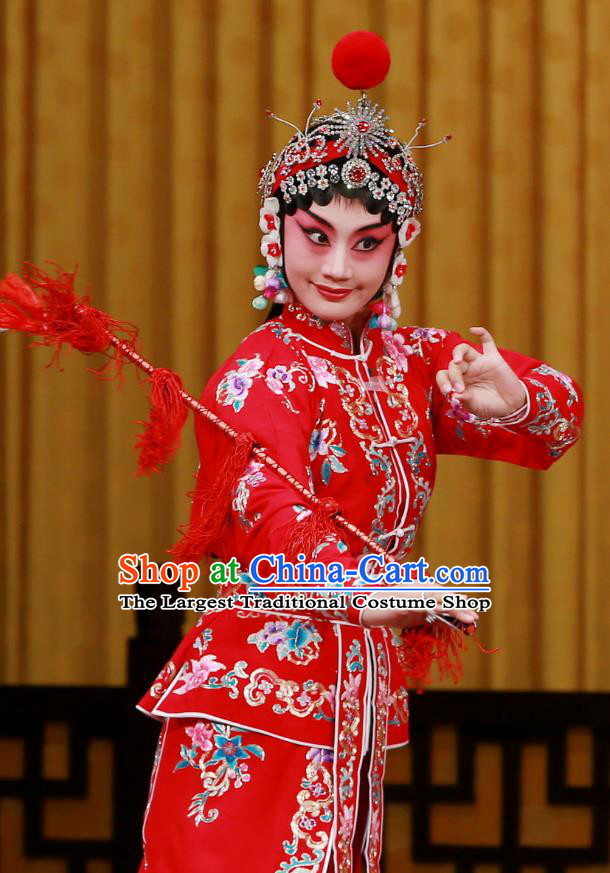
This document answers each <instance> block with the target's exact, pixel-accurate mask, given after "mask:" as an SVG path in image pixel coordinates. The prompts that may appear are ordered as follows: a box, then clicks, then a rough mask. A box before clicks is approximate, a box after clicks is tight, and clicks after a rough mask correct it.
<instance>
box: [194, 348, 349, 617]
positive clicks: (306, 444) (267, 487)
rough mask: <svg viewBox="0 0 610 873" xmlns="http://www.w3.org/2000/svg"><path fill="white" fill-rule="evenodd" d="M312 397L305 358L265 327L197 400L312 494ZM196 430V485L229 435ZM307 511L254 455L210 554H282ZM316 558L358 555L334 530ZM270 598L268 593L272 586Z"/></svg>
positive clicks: (318, 613)
mask: <svg viewBox="0 0 610 873" xmlns="http://www.w3.org/2000/svg"><path fill="white" fill-rule="evenodd" d="M315 397H316V395H315V379H314V376H313V374H312V372H311V369H310V368H309V366H308V365H307V362H306V361H305V360H301V359H299V357H298V356H296V355H295V352H294V350H292V349H289V348H287V347H286V346H285V345H284V344H283V343H282V342H280V341H279V340H277V339H276V338H275V337H274V336H272V335H270V332H269V331H266V334H265V335H261V332H256V333H254V334H252V335H250V336H249V337H248V338H247V339H246V340H245V341H244V343H242V345H241V346H240V348H239V350H238V352H237V353H236V355H234V356H233V357H232V358H231V359H230V360H229V361H228V362H227V364H226V365H225V366H224V367H223V368H222V369H221V370H220V371H219V372H218V373H217V374H215V376H214V377H212V379H211V380H210V382H209V384H208V386H207V387H206V389H205V391H204V393H203V396H202V398H201V401H202V403H203V404H204V405H205V406H206V407H208V408H209V409H211V410H212V411H213V412H215V413H216V415H218V416H219V417H220V418H222V419H223V420H224V421H225V422H226V423H227V424H229V425H230V426H231V427H233V428H235V429H236V430H238V431H241V432H249V433H251V434H252V435H253V437H254V439H255V442H256V443H257V444H258V445H260V446H262V447H264V448H266V449H268V450H269V452H270V454H271V455H272V457H273V458H274V459H275V460H276V461H277V462H278V463H279V464H280V466H282V467H283V468H284V469H285V470H287V471H288V472H289V473H290V474H291V475H292V476H293V477H294V478H295V479H296V480H298V482H300V483H302V484H303V485H305V487H307V488H308V489H309V490H310V491H313V490H314V489H313V484H312V481H311V470H310V466H309V449H310V441H311V439H312V433H313V431H314V428H315V422H316V419H317V418H318V417H319V415H320V409H319V408H317V402H316V399H315ZM196 435H197V442H198V447H199V454H200V469H199V474H198V476H199V479H198V486H199V485H202V484H203V485H205V484H206V483H208V482H209V481H210V479H211V477H213V473H214V470H215V469H217V468H218V465H219V463H220V459H221V456H222V453H223V452H226V451H227V447H228V439H227V437H225V436H224V435H223V434H221V433H220V432H219V431H218V429H217V428H215V427H214V426H213V425H211V424H209V423H208V422H207V421H206V420H205V419H203V418H201V417H198V418H197V421H196ZM307 513H308V509H307V507H305V506H304V505H303V498H302V496H301V495H300V494H299V492H298V491H297V490H296V489H295V488H293V487H292V486H291V485H290V484H289V482H287V481H286V480H285V479H284V478H283V477H282V476H280V475H279V474H277V473H276V472H275V471H274V470H272V469H271V468H269V467H268V466H266V465H265V464H263V463H260V462H258V461H256V460H252V461H250V463H249V464H248V467H247V469H246V472H245V474H244V475H243V476H242V477H241V478H240V479H239V482H238V486H237V489H236V491H235V493H234V495H233V498H232V506H231V513H230V517H229V520H228V523H227V525H226V526H225V529H224V532H223V535H222V537H221V541H220V542H219V543H218V544H217V546H216V547H215V548H214V552H215V554H217V555H218V557H219V558H220V559H221V560H229V559H230V558H232V557H235V558H236V559H237V561H238V563H239V565H240V567H241V568H242V569H243V570H247V568H248V566H249V565H250V562H251V561H252V559H253V558H254V557H256V556H257V555H260V554H279V553H281V552H283V551H284V544H285V543H286V541H287V538H288V536H289V534H290V532H291V531H292V529H293V527H294V525H295V524H298V523H299V522H300V521H301V520H302V519H303V518H305V517H306V515H307ZM313 557H314V559H315V560H316V561H320V562H322V563H324V564H325V565H328V564H329V563H330V562H339V563H340V564H341V565H342V566H343V567H344V568H345V569H353V570H355V569H356V568H357V566H358V559H357V558H356V557H355V556H354V555H353V554H352V553H351V552H350V550H349V548H348V545H347V543H346V542H345V541H344V540H343V539H342V538H341V537H339V536H337V535H331V536H329V537H328V538H327V539H326V540H325V541H323V542H320V544H319V545H318V547H317V549H316V550H315V554H314V556H313ZM295 587H296V586H295ZM322 593H324V594H327V592H322ZM268 596H270V597H272V596H273V591H272V590H270V592H269V595H268ZM308 596H309V595H308ZM327 596H328V595H327ZM289 611H291V612H292V610H289ZM361 612H362V610H360V609H356V608H355V607H353V606H351V605H349V606H348V608H347V610H336V611H335V610H331V611H325V610H318V609H316V610H303V611H300V610H299V611H297V612H295V614H297V615H307V616H309V617H314V618H317V619H320V618H324V619H328V620H330V621H342V622H348V623H350V624H357V625H359V624H360V615H361Z"/></svg>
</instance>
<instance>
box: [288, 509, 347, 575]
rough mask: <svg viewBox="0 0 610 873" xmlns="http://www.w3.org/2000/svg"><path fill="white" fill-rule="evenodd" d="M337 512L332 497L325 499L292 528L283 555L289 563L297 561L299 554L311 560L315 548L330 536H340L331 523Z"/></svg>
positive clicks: (336, 528)
mask: <svg viewBox="0 0 610 873" xmlns="http://www.w3.org/2000/svg"><path fill="white" fill-rule="evenodd" d="M338 512H339V504H338V503H337V501H336V500H333V499H332V497H326V498H324V499H323V500H321V501H320V503H319V505H318V506H317V507H316V508H315V509H312V511H311V512H310V514H309V515H308V516H306V517H305V518H304V519H303V520H302V521H300V522H299V523H298V524H295V525H294V527H293V528H292V530H291V532H290V534H289V536H288V539H287V540H286V542H285V544H284V554H285V555H286V559H287V560H289V561H297V560H298V555H299V554H301V553H302V554H304V555H305V560H308V559H310V558H311V556H312V553H313V551H314V549H315V548H316V546H319V545H320V544H321V543H322V542H324V540H325V539H326V537H328V536H329V535H330V534H339V535H340V534H341V532H340V530H339V528H338V527H337V526H336V525H335V524H334V522H333V516H334V515H336V514H337V513H338Z"/></svg>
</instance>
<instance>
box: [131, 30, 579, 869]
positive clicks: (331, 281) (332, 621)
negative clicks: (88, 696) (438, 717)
mask: <svg viewBox="0 0 610 873" xmlns="http://www.w3.org/2000/svg"><path fill="white" fill-rule="evenodd" d="M354 42H355V43H357V45H358V46H359V47H360V49H362V45H363V44H365V53H366V52H368V48H367V46H369V45H370V44H371V43H372V44H373V46H374V47H375V51H378V52H379V54H376V55H375V56H374V57H373V58H371V56H370V53H369V54H368V55H367V57H366V58H363V56H362V55H360V56H357V57H356V62H355V61H354V55H353V53H352V51H353V44H354ZM379 43H381V48H379ZM345 53H347V55H348V62H347V63H346V64H344V63H343V62H342V59H343V60H345V58H344V55H345ZM333 62H334V67H335V71H336V72H338V75H339V77H340V78H341V80H342V81H343V82H344V83H345V84H347V85H348V86H350V87H353V88H357V89H358V90H363V89H364V88H367V87H372V86H373V85H375V84H377V83H378V82H379V81H380V78H381V79H382V78H383V76H384V75H385V72H386V71H387V66H388V65H389V57H388V56H387V49H386V48H385V44H383V43H382V41H381V40H379V38H378V37H375V36H374V35H371V34H368V35H366V34H364V35H363V34H361V33H359V34H351V35H349V37H346V38H344V40H342V41H341V42H340V43H339V44H338V46H337V47H336V49H335V54H334V57H333ZM380 66H381V67H384V66H385V69H384V70H382V71H381V72H378V70H377V68H378V67H380ZM365 68H366V69H368V73H367V72H363V70H365ZM371 69H372V70H373V71H372V72H371ZM318 106H319V103H317V104H316V105H315V106H314V110H313V111H312V114H311V115H310V117H309V119H308V124H307V125H306V127H305V129H304V130H303V131H300V130H298V129H297V133H296V134H295V135H294V136H293V137H292V139H291V140H290V142H289V143H288V145H287V146H286V147H285V148H284V149H283V151H282V152H281V153H280V154H278V155H274V156H273V157H272V159H271V160H270V161H269V163H268V164H267V166H266V168H265V169H264V171H263V172H262V174H261V182H260V190H261V194H262V200H263V205H262V209H261V212H260V226H261V229H262V231H263V241H262V249H261V250H262V253H263V255H264V256H265V257H266V259H267V267H266V268H258V269H257V270H256V271H255V272H256V273H257V276H256V279H255V286H256V288H257V290H258V291H259V292H263V293H262V294H260V295H259V296H258V297H257V298H256V299H255V300H254V305H255V307H256V308H261V307H263V306H264V305H266V304H267V302H268V301H269V300H271V301H273V303H274V309H273V310H272V313H271V315H272V316H274V317H272V318H270V319H268V320H267V321H266V322H265V323H264V324H263V325H262V326H261V327H259V328H258V329H256V330H254V331H253V332H252V333H251V334H250V335H249V336H247V337H246V338H245V339H244V341H243V342H242V343H241V345H240V346H239V348H238V349H237V351H236V352H235V353H234V354H233V355H232V356H231V358H229V360H228V361H226V363H225V364H224V365H223V366H222V367H221V368H220V369H219V370H218V371H217V372H216V373H215V374H214V375H213V376H212V378H211V380H210V381H209V383H208V385H207V387H206V389H205V391H204V393H203V396H202V403H203V404H204V405H205V406H207V407H209V408H210V409H212V410H213V411H214V412H215V413H216V414H217V415H218V416H219V417H220V418H222V419H223V420H224V421H226V422H227V423H228V424H229V425H231V426H232V427H233V428H234V429H235V430H237V431H239V432H241V433H244V434H245V433H247V434H251V435H252V438H253V439H254V441H255V442H256V443H257V444H259V445H261V446H264V447H266V448H267V449H269V450H270V453H271V454H272V455H273V457H274V459H275V460H276V461H277V462H278V463H279V464H280V465H281V466H282V467H283V468H284V469H285V470H287V471H288V472H289V473H290V474H291V476H292V477H294V479H295V480H297V481H298V482H299V483H301V484H303V485H305V486H307V487H308V488H309V490H310V491H311V492H314V493H315V494H316V495H317V496H319V497H324V498H330V500H329V501H327V502H326V503H325V507H326V509H327V513H328V515H327V517H326V519H323V522H324V523H323V524H318V526H317V527H316V524H314V523H313V515H314V512H318V514H319V509H318V510H315V511H314V512H312V509H311V508H310V507H308V506H306V505H304V503H303V498H302V497H301V495H300V493H299V492H298V491H297V490H295V489H294V488H293V487H292V486H291V484H290V483H289V482H288V481H287V480H286V479H285V478H284V477H282V476H280V475H278V474H277V473H276V472H275V471H274V470H273V469H271V468H269V467H268V466H266V465H263V464H261V463H258V462H257V461H252V460H251V461H250V462H249V463H248V465H247V467H246V468H245V469H244V471H243V475H241V476H239V478H238V479H237V485H236V487H235V488H234V489H233V492H232V494H231V504H230V505H231V509H230V513H229V516H228V517H227V518H226V519H222V518H220V524H219V525H218V530H217V536H216V538H215V541H214V542H213V547H212V549H211V550H210V551H211V553H213V554H214V555H215V556H217V557H218V558H219V559H221V560H222V561H226V562H228V561H229V560H230V559H231V558H236V560H237V563H238V565H239V569H240V572H241V574H242V575H240V576H239V577H238V581H237V582H235V583H234V584H231V585H227V586H225V587H224V589H223V592H222V593H223V594H227V593H231V592H238V591H242V592H245V591H247V587H246V584H247V582H248V581H249V580H248V577H247V576H246V575H245V570H246V569H247V568H248V566H249V564H250V562H251V560H252V559H253V558H254V557H255V556H257V555H260V554H265V553H276V554H277V553H286V554H287V556H288V555H292V554H294V552H295V549H296V551H302V552H303V554H306V556H307V558H310V557H311V558H312V559H315V560H316V561H319V562H322V563H323V564H325V565H329V564H330V563H331V562H339V563H340V564H341V565H342V566H343V567H344V568H345V569H346V570H348V569H354V570H355V569H356V568H357V566H358V562H359V559H360V556H361V553H362V546H361V543H359V542H358V541H357V540H356V538H355V537H354V538H350V536H349V535H347V534H345V533H344V532H342V531H339V530H338V529H336V528H333V526H332V523H331V522H330V516H331V515H332V510H333V507H334V508H336V506H337V505H338V506H339V507H340V510H341V512H342V514H344V515H345V516H346V517H347V518H348V519H349V520H350V521H352V522H354V523H355V524H356V525H357V526H358V527H359V528H360V529H361V530H364V531H366V532H368V533H369V534H370V536H371V537H372V538H373V539H374V540H375V541H376V542H377V543H378V544H379V545H380V546H382V547H383V549H384V550H385V551H386V553H388V554H390V555H391V556H392V558H393V559H394V560H396V561H401V560H403V559H404V558H405V556H406V555H407V554H408V552H409V551H410V549H411V548H412V546H413V541H414V538H415V533H416V530H417V527H418V525H419V522H420V520H421V517H422V515H423V513H424V510H425V507H426V504H427V503H428V500H429V498H430V495H431V491H432V486H433V482H434V470H435V456H436V454H437V453H439V452H441V453H451V454H462V455H472V456H476V457H481V458H488V459H495V460H503V461H509V462H511V463H515V464H521V465H523V466H527V467H532V468H536V469H545V468H547V467H548V466H549V465H550V464H551V463H553V461H555V460H557V459H558V458H559V457H561V455H562V454H563V453H564V452H565V451H566V449H567V448H568V447H569V446H570V445H572V443H574V442H575V441H576V439H577V438H578V435H579V426H580V420H581V415H582V404H581V396H580V391H579V389H578V387H577V386H576V385H575V384H574V382H573V381H572V380H571V379H570V378H569V377H568V376H565V375H564V374H562V373H559V372H558V371H557V370H554V369H553V368H552V367H550V366H548V365H547V364H543V363H541V362H540V361H536V360H533V359H531V358H528V357H525V356H523V355H519V354H515V353H513V352H508V351H504V350H498V349H497V348H496V345H495V343H494V340H493V338H492V336H491V335H490V333H489V332H488V331H487V330H486V329H484V328H482V327H477V328H472V332H473V333H474V334H476V335H478V337H479V339H480V340H481V345H479V346H477V345H473V344H471V343H470V342H467V341H465V340H463V339H462V338H461V337H460V336H458V335H457V334H455V333H452V332H447V331H445V330H439V329H436V328H421V327H408V328H398V327H397V324H396V319H397V318H398V316H399V314H400V305H399V301H398V294H397V288H398V286H399V285H400V282H401V280H402V277H403V275H404V272H405V268H406V262H405V258H404V255H403V253H402V249H403V248H405V247H406V246H408V245H410V244H411V243H412V242H413V240H414V239H415V237H416V236H417V234H418V233H419V229H420V225H419V222H418V220H417V218H416V216H417V215H418V214H419V213H420V211H421V208H422V183H421V176H420V173H419V171H418V169H417V167H416V165H415V163H414V161H413V159H412V156H411V151H412V149H413V148H417V146H413V145H412V142H413V141H411V142H410V143H407V144H404V143H401V142H399V141H398V140H397V139H396V138H395V136H394V134H393V132H392V131H389V130H388V129H387V128H386V126H385V122H386V117H385V115H384V113H383V111H382V110H380V109H379V108H378V107H377V106H373V105H372V104H371V103H370V101H369V99H368V98H367V97H366V95H364V94H362V96H361V97H360V98H359V99H358V100H357V103H356V105H355V106H352V105H351V104H349V103H348V106H347V109H346V110H345V111H339V110H335V112H334V113H333V114H332V115H329V116H323V117H319V118H316V119H315V120H312V119H313V114H314V112H315V110H316V109H317V108H318ZM418 131H419V128H418ZM196 431H197V439H198V444H199V449H200V455H201V465H200V469H199V474H198V487H197V492H196V496H195V500H194V505H193V513H192V520H191V533H192V530H196V529H197V525H198V524H199V523H200V522H201V519H202V514H205V513H206V512H207V513H208V517H209V516H210V508H209V506H207V508H206V495H207V498H208V500H209V499H210V495H211V494H213V493H214V488H215V486H214V485H213V482H214V477H215V475H216V471H217V470H218V469H219V468H221V467H222V465H223V464H226V455H227V451H228V448H227V446H228V443H229V442H230V441H229V440H227V438H226V437H225V435H224V434H222V433H221V432H220V431H218V430H217V429H216V428H214V427H213V426H212V425H210V424H209V422H208V421H207V420H205V419H203V418H198V419H197V424H196ZM223 469H224V468H223ZM218 521H219V520H218V519H217V522H218ZM319 521H320V519H318V522H319ZM299 531H300V532H301V534H302V535H301V536H300V538H299ZM316 532H317V533H316ZM187 539H188V536H187ZM192 539H193V537H192V536H191V541H192ZM299 544H300V545H299ZM253 600H255V599H254V598H253ZM445 612H447V611H445ZM449 614H452V615H453V616H454V617H456V618H458V619H460V620H461V621H462V622H464V623H466V624H468V623H470V622H473V621H474V619H475V618H476V613H475V612H473V611H472V610H461V611H460V610H455V611H453V613H451V612H450V611H449ZM424 617H425V615H424V613H423V612H419V611H410V612H409V611H406V610H392V609H371V608H368V607H366V606H365V607H364V608H360V609H359V608H356V606H354V605H353V604H351V602H348V604H347V606H346V608H344V609H309V610H306V609H303V610H298V609H297V610H292V609H290V610H283V611H275V610H271V609H269V607H268V606H267V608H266V609H264V608H262V607H261V608H258V607H257V604H256V602H253V603H252V604H248V608H247V609H237V610H224V611H218V612H215V613H212V614H209V615H207V614H206V615H204V616H202V617H201V618H200V619H199V621H198V622H197V624H196V625H195V626H194V627H193V628H192V630H191V631H190V633H188V634H187V636H186V637H185V638H184V640H183V641H182V643H181V645H180V646H179V648H178V649H177V651H176V652H175V653H174V655H173V656H172V658H171V660H170V661H169V662H168V664H167V665H166V666H165V668H164V669H163V670H162V672H161V673H160V674H159V676H158V678H157V680H156V681H155V682H154V684H153V685H152V687H151V689H150V690H149V692H148V693H147V694H146V695H145V697H144V698H143V699H142V700H141V701H140V704H139V708H140V709H141V710H142V711H144V712H146V713H147V714H149V715H151V716H152V717H154V718H157V719H159V720H161V721H163V727H162V730H161V735H160V739H159V746H158V749H157V754H156V756H155V762H154V766H153V775H152V779H151V787H150V792H149V800H148V805H147V808H146V813H145V819H144V826H143V840H144V858H143V861H142V865H141V868H140V869H141V871H147V873H195V871H201V870H209V871H223V873H224V871H231V873H232V871H237V870H241V869H244V870H248V871H251V873H295V871H299V873H323V871H330V870H334V871H337V873H355V871H361V870H363V869H367V870H368V871H369V873H377V871H378V870H379V858H380V850H381V836H382V817H383V792H382V780H383V772H384V764H385V757H386V751H387V749H389V748H396V747H398V746H402V745H404V744H406V743H407V742H408V707H407V691H406V687H405V684H406V683H405V677H404V673H403V671H402V669H401V662H400V660H399V655H400V648H401V646H402V645H403V644H404V643H403V641H402V638H401V636H400V634H399V632H398V631H397V630H396V628H398V629H400V628H406V627H414V626H416V625H420V624H422V622H423V621H424ZM364 862H365V863H366V868H365V867H363V863H364Z"/></svg>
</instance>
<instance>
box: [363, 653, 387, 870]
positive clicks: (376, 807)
mask: <svg viewBox="0 0 610 873" xmlns="http://www.w3.org/2000/svg"><path fill="white" fill-rule="evenodd" d="M376 649H377V652H376V670H375V673H376V676H377V694H376V700H375V707H374V725H375V727H374V731H375V734H374V742H373V760H372V766H371V776H370V782H371V790H370V798H371V824H370V830H369V841H368V847H367V866H368V867H369V868H370V869H371V870H376V869H378V863H379V856H380V854H381V811H382V804H383V772H384V768H385V750H384V743H385V736H386V721H387V713H388V705H389V703H390V700H391V699H392V698H391V696H390V689H389V670H388V660H387V656H386V648H385V645H384V643H377V646H376Z"/></svg>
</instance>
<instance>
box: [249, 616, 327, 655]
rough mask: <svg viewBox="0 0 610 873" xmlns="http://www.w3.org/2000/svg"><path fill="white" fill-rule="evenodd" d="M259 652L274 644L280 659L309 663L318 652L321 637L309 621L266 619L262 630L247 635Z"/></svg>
mask: <svg viewBox="0 0 610 873" xmlns="http://www.w3.org/2000/svg"><path fill="white" fill-rule="evenodd" d="M248 642H249V643H254V644H255V645H256V648H257V649H258V650H259V652H266V651H267V649H268V648H269V646H275V647H276V650H275V653H276V655H277V656H278V658H279V660H280V661H283V660H284V659H285V658H287V659H288V660H289V661H291V662H292V663H293V664H309V662H310V661H312V660H313V659H314V658H317V657H318V654H319V652H320V646H319V644H320V643H321V642H322V637H321V636H320V634H319V633H318V631H317V630H316V627H315V625H313V624H312V623H311V622H304V621H301V620H300V619H296V621H292V622H287V621H268V622H266V623H265V626H264V627H263V628H262V630H260V631H257V632H256V633H255V634H250V636H249V637H248Z"/></svg>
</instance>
